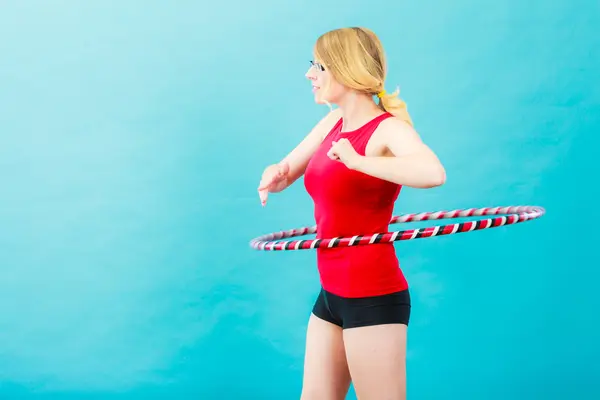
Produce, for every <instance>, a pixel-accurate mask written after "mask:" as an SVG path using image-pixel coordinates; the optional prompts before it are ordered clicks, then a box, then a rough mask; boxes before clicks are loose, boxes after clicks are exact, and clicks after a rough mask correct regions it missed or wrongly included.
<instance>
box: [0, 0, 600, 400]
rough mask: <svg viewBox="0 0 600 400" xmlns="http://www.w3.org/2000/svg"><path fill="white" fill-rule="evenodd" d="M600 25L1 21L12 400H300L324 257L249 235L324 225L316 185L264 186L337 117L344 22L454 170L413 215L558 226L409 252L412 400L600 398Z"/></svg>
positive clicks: (222, 14)
mask: <svg viewBox="0 0 600 400" xmlns="http://www.w3.org/2000/svg"><path fill="white" fill-rule="evenodd" d="M598 24H600V6H599V3H598V2H597V1H592V0H589V1H585V0H580V1H576V2H572V1H567V0H554V1H553V2H550V1H542V0H536V1H528V2H522V1H516V0H511V1H504V2H486V3H485V4H484V3H482V2H477V1H473V0H455V1H452V2H446V1H431V0H423V1H419V2H407V1H401V2H398V1H387V2H383V3H382V2H378V3H377V4H376V6H375V5H373V6H369V5H367V3H366V2H364V1H360V2H359V1H339V0H333V1H328V2H321V1H309V2H297V3H291V2H290V3H283V2H279V1H274V0H259V1H255V2H245V1H237V0H236V1H229V2H211V3H207V2H198V1H196V2H193V1H178V2H167V1H162V2H159V1H144V2H142V1H86V2H75V1H70V2H69V1H46V2H42V1H37V2H36V1H27V2H25V1H3V2H2V3H0V182H1V186H0V194H1V196H0V226H1V227H2V228H1V229H0V398H2V399H16V398H25V399H27V398H30V397H33V396H34V395H46V396H45V397H46V398H50V397H51V398H53V399H62V398H77V399H82V398H97V399H111V398H127V399H148V398H157V397H160V395H164V394H170V395H173V398H177V399H192V398H194V399H217V398H218V399H296V398H298V397H299V391H300V387H301V371H302V357H303V351H304V347H303V346H304V334H305V327H306V322H307V318H308V315H309V312H310V307H311V305H312V303H313V301H314V298H315V295H316V294H317V291H318V277H317V274H316V267H315V260H314V257H315V254H314V252H312V251H289V252H258V251H255V250H252V249H250V248H249V246H248V241H249V240H250V239H251V238H253V237H255V236H257V235H260V234H262V233H266V232H270V231H274V230H279V229H287V228H293V227H300V226H304V225H309V224H312V223H313V221H314V220H313V217H312V204H311V201H310V198H309V197H308V196H307V194H306V193H305V191H304V187H303V184H302V182H299V183H298V184H296V185H294V186H293V187H292V188H290V189H289V190H288V191H286V192H284V193H281V194H278V195H274V196H271V198H270V202H269V204H268V205H267V207H266V208H264V209H263V208H262V207H261V206H260V203H259V199H258V196H257V194H256V187H257V184H258V181H259V178H260V174H261V172H262V169H263V168H264V167H265V166H266V165H267V164H269V163H272V162H276V161H278V160H279V159H280V158H281V157H283V156H284V155H285V154H286V153H287V152H288V151H289V150H290V149H291V148H292V147H293V146H295V145H296V144H297V143H298V142H299V141H300V140H301V139H302V137H303V136H304V135H305V134H306V133H307V132H308V130H309V129H310V128H311V127H312V126H313V125H314V124H315V123H316V122H317V121H318V119H319V118H321V116H323V115H324V114H325V112H326V111H327V110H326V108H325V107H324V106H319V105H315V104H314V102H313V99H312V93H311V92H310V85H309V84H308V83H307V81H306V80H305V78H304V73H305V72H306V69H307V67H308V66H309V63H308V61H309V60H310V59H311V58H312V54H311V51H312V46H313V43H314V41H315V40H316V38H317V37H318V35H320V34H321V33H323V32H325V31H326V30H329V29H333V28H337V27H340V26H351V25H362V26H367V27H369V28H371V29H373V30H375V31H376V32H377V33H378V34H379V35H380V37H381V39H382V41H383V43H384V45H385V47H386V50H387V53H388V57H389V67H390V72H389V79H388V83H387V88H388V89H390V90H391V89H393V88H394V87H395V86H396V85H400V86H401V89H402V96H403V97H404V99H405V100H406V101H407V103H408V105H409V110H410V111H411V113H412V116H413V118H414V120H415V123H416V128H417V129H418V131H419V132H420V134H421V135H422V137H423V139H424V140H425V142H426V143H428V144H429V145H430V146H431V147H432V148H433V149H434V150H435V151H436V153H437V154H438V155H439V157H440V158H441V159H442V161H443V162H444V165H445V167H446V169H447V174H448V181H447V183H446V185H444V186H443V187H441V188H437V189H432V190H416V189H410V188H405V190H404V191H403V194H402V195H401V197H400V199H399V201H398V203H397V207H396V212H397V213H404V212H417V211H436V210H441V209H453V208H467V207H480V206H496V205H517V204H535V205H541V206H544V207H545V208H546V209H547V215H546V216H544V217H543V218H542V219H539V220H536V221H532V222H527V223H524V224H518V225H513V226H509V227H503V228H498V229H490V230H486V231H479V232H473V233H469V234H460V235H452V236H446V237H440V238H433V239H428V240H416V241H411V242H401V243H399V244H397V249H398V255H399V257H400V261H401V265H402V267H403V269H404V271H405V273H406V275H407V277H408V279H409V282H410V285H411V287H412V293H413V301H414V306H413V316H412V323H411V328H410V333H409V345H408V346H409V347H408V374H409V375H408V390H409V398H413V399H461V400H467V399H487V400H494V399H507V398H510V399H545V400H552V399H561V400H562V399H578V400H582V399H592V398H599V397H600V388H599V386H598V383H597V379H598V376H599V375H600V364H599V363H598V362H597V360H598V357H599V356H600V345H599V344H598V335H599V334H600V329H599V324H598V322H599V319H598V307H599V305H600V302H599V301H598V297H597V293H598V288H597V285H598V279H599V278H600V272H599V271H600V269H599V268H598V267H599V265H598V256H597V253H596V250H597V248H596V247H595V246H597V240H598V229H597V228H596V225H595V224H596V222H597V218H598V216H599V213H598V211H597V204H596V199H597V186H596V184H595V179H596V176H595V174H594V172H596V173H597V171H598V169H597V162H596V161H597V160H596V157H597V151H598V150H597V149H598V145H600V141H599V139H598V137H599V136H598V129H599V128H600V103H599V102H600V86H599V85H598V76H600V35H598V27H597V26H598ZM425 225H426V224H425ZM414 226H423V224H420V225H419V224H415V225H414ZM409 227H413V226H407V228H409ZM400 228H404V227H399V229H400ZM349 398H354V394H353V393H351V394H350V395H349Z"/></svg>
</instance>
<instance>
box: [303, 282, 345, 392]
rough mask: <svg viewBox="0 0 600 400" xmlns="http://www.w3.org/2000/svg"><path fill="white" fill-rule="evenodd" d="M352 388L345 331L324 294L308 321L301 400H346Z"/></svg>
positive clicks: (320, 296) (321, 295)
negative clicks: (344, 337)
mask: <svg viewBox="0 0 600 400" xmlns="http://www.w3.org/2000/svg"><path fill="white" fill-rule="evenodd" d="M349 387H350V373H349V371H348V365H347V363H346V353H345V350H344V339H343V333H342V327H341V326H339V325H338V324H337V321H336V319H335V318H333V316H332V315H331V312H330V310H329V308H328V305H327V301H326V299H325V297H324V294H323V293H321V294H320V295H319V298H318V299H317V302H316V303H315V307H314V309H313V314H311V316H310V318H309V320H308V328H307V331H306V353H305V358H304V378H303V382H302V396H301V400H344V399H345V398H346V394H347V393H348V389H349Z"/></svg>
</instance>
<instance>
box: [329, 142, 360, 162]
mask: <svg viewBox="0 0 600 400" xmlns="http://www.w3.org/2000/svg"><path fill="white" fill-rule="evenodd" d="M327 156H328V157H329V158H331V159H332V160H337V161H341V162H342V163H344V165H345V166H346V167H348V168H350V169H352V168H353V166H354V165H355V164H356V162H357V160H358V159H359V158H360V155H359V154H358V153H357V152H356V150H354V147H352V144H351V143H350V141H349V140H348V139H346V138H342V139H340V140H338V141H337V142H335V141H334V142H332V143H331V148H330V149H329V151H328V152H327Z"/></svg>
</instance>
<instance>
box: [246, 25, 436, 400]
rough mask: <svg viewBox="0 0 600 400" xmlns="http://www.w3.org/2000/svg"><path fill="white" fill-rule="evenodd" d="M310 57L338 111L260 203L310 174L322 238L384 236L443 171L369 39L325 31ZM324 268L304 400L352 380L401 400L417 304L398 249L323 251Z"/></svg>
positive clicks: (311, 324) (339, 394)
mask: <svg viewBox="0 0 600 400" xmlns="http://www.w3.org/2000/svg"><path fill="white" fill-rule="evenodd" d="M314 58H315V59H314V61H313V62H312V65H311V67H310V69H309V70H308V72H307V74H306V77H307V78H308V79H309V80H310V82H311V83H312V86H313V92H314V96H315V101H316V102H317V103H319V104H328V105H330V104H336V105H337V106H338V107H337V108H336V109H335V110H331V111H330V112H329V113H328V114H327V115H326V116H325V117H324V118H323V119H322V120H321V121H320V122H319V123H317V125H316V126H315V127H314V128H313V130H312V131H311V132H310V133H309V134H308V135H307V136H306V137H305V138H304V139H303V140H302V142H301V143H300V144H299V145H298V146H297V147H296V148H295V149H294V150H293V151H291V152H290V154H288V155H287V156H286V157H285V158H284V159H283V160H282V161H281V162H280V163H278V164H275V165H271V166H269V167H267V168H266V169H265V171H264V173H263V176H262V180H261V182H260V184H259V188H258V191H259V196H260V199H261V202H262V204H263V206H264V205H265V204H266V201H267V197H268V194H269V193H276V192H280V191H282V190H284V189H285V188H287V187H288V186H290V185H291V184H292V183H294V182H295V181H296V180H297V179H298V178H299V177H301V176H302V175H304V176H305V178H304V180H305V187H306V189H307V191H308V193H309V194H310V196H311V197H312V199H313V201H314V204H315V219H316V223H317V227H318V231H317V237H318V238H332V237H341V236H350V237H351V236H354V235H358V234H369V233H376V232H386V231H387V230H388V226H389V221H390V218H391V216H392V212H393V207H394V202H395V200H396V199H397V197H398V195H399V193H400V189H401V187H402V186H411V187H416V188H431V187H435V186H439V185H442V184H443V183H444V182H445V179H446V175H445V171H444V168H443V166H442V165H441V163H440V161H439V160H438V158H437V157H436V155H435V154H434V153H433V152H432V151H431V150H430V149H429V148H428V147H427V146H426V145H425V144H424V143H423V142H422V141H421V139H420V137H419V135H418V134H417V133H416V132H415V130H414V129H413V127H412V121H411V119H410V116H409V114H408V112H407V110H406V106H405V103H404V102H403V101H402V100H400V99H399V98H398V97H397V95H398V93H397V92H396V93H392V94H386V92H385V90H384V82H385V77H386V63H385V56H384V51H383V48H382V45H381V43H380V41H379V39H378V38H377V36H376V35H375V34H374V33H373V32H372V31H370V30H368V29H365V28H343V29H336V30H333V31H330V32H327V33H325V34H324V35H322V36H321V37H319V38H318V40H317V42H316V45H315V47H314ZM375 96H376V97H378V99H379V100H378V101H377V102H375V101H374V97H375ZM330 109H331V106H330ZM317 264H318V270H319V275H320V281H321V286H322V287H321V292H320V293H319V296H318V297H317V300H316V302H315V305H314V307H313V310H312V314H311V316H310V318H309V321H308V329H307V337H306V355H305V361H304V362H305V364H304V378H303V387H302V399H305V400H312V399H318V400H328V399H344V398H345V396H346V394H347V392H348V389H349V386H350V383H351V382H352V383H353V384H354V389H355V391H356V393H357V395H358V398H360V399H361V400H363V399H367V400H368V399H377V400H386V399H394V400H396V399H404V398H405V397H406V367H405V364H406V362H405V360H406V334H407V326H408V321H409V316H410V295H409V290H408V284H407V282H406V280H405V278H404V275H403V273H402V271H401V269H400V267H399V263H398V259H397V257H396V254H395V251H394V246H393V244H391V243H386V244H381V243H379V244H371V245H366V246H355V247H340V248H332V249H317Z"/></svg>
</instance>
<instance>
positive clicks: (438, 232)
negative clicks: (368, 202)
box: [250, 206, 546, 250]
mask: <svg viewBox="0 0 600 400" xmlns="http://www.w3.org/2000/svg"><path fill="white" fill-rule="evenodd" d="M545 213H546V210H545V209H544V208H543V207H539V206H507V207H484V208H467V209H458V210H452V211H436V212H422V213H414V214H404V215H398V216H394V217H392V219H391V220H390V224H401V223H407V222H416V221H427V220H440V219H454V218H462V217H473V216H483V215H503V216H498V217H495V218H487V219H480V220H477V221H467V222H460V223H454V224H449V225H437V226H430V227H426V228H417V229H408V230H404V231H392V232H385V233H373V234H368V235H356V236H352V237H335V238H329V239H305V240H291V241H282V240H280V239H286V238H291V237H297V236H305V235H310V234H314V233H316V232H317V226H316V225H313V226H307V227H303V228H297V229H290V230H287V231H280V232H273V233H267V234H265V235H261V236H258V237H256V238H254V239H252V240H251V241H250V247H252V248H253V249H255V250H309V249H317V248H332V247H351V246H365V245H370V244H376V243H391V242H396V241H400V240H413V239H422V238H430V237H434V236H442V235H453V234H455V233H463V232H472V231H478V230H482V229H488V228H497V227H500V226H504V225H512V224H517V223H520V222H525V221H531V220H533V219H536V218H540V217H541V216H543V215H544V214H545Z"/></svg>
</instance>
